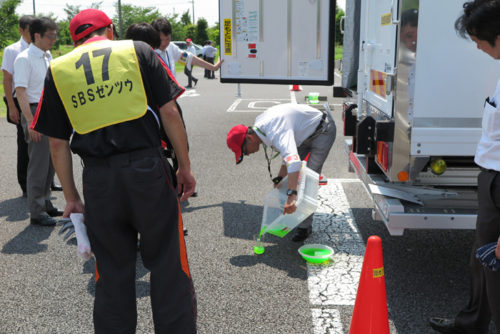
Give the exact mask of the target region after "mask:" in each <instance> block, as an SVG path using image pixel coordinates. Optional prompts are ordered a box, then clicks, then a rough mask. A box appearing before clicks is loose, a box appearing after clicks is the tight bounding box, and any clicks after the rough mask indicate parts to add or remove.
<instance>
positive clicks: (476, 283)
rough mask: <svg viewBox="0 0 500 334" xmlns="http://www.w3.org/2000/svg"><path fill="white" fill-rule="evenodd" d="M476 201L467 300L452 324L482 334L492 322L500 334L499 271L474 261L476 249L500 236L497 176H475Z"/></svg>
mask: <svg viewBox="0 0 500 334" xmlns="http://www.w3.org/2000/svg"><path fill="white" fill-rule="evenodd" d="M478 200H479V210H478V214H477V222H476V238H475V242H474V245H473V247H472V254H471V259H470V268H471V285H470V297H469V302H468V304H467V306H466V307H465V308H464V309H463V310H462V311H460V313H459V314H458V315H457V316H456V318H455V324H456V326H457V327H458V328H459V329H460V330H461V331H462V332H464V334H465V333H467V334H486V333H488V327H489V324H490V321H491V319H493V321H494V322H495V327H496V331H497V333H500V271H497V272H494V271H491V270H490V269H487V268H485V267H483V266H482V265H481V264H480V262H479V261H478V260H477V259H476V250H477V248H479V247H481V246H484V245H486V244H488V243H491V242H497V240H498V237H499V236H500V173H498V172H495V171H482V172H481V173H480V174H479V176H478Z"/></svg>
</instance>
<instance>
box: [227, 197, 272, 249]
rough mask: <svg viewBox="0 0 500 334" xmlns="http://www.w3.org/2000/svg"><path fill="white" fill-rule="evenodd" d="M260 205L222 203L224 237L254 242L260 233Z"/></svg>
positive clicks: (261, 208)
mask: <svg viewBox="0 0 500 334" xmlns="http://www.w3.org/2000/svg"><path fill="white" fill-rule="evenodd" d="M263 211H264V207H263V206H261V205H251V204H246V203H245V201H240V203H234V202H233V203H231V202H222V212H223V216H222V219H223V222H224V236H226V237H229V238H237V239H244V240H255V239H256V238H257V235H258V234H259V231H260V224H261V221H262V213H263Z"/></svg>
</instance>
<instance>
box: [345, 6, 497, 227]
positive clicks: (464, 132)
mask: <svg viewBox="0 0 500 334" xmlns="http://www.w3.org/2000/svg"><path fill="white" fill-rule="evenodd" d="M464 2H465V1H464V0H455V1H436V0H420V1H418V0H352V1H347V8H346V17H345V22H344V23H345V33H344V56H343V58H344V61H343V73H342V87H336V89H335V96H339V95H343V96H345V97H346V99H345V103H344V105H343V118H344V135H345V136H352V139H348V140H346V143H345V148H346V153H347V154H348V156H349V162H350V168H352V169H353V170H354V171H355V172H356V173H357V174H358V175H359V178H360V179H361V180H362V182H363V184H364V185H365V187H366V189H367V191H368V193H369V194H370V196H371V197H372V199H373V203H374V209H373V217H374V218H375V219H377V220H383V221H384V223H385V225H386V226H387V229H388V231H389V233H390V234H391V235H402V234H403V232H404V230H405V229H473V228H474V227H475V220H476V213H477V174H478V173H479V168H478V166H477V165H476V164H475V163H474V154H475V151H476V145H477V142H478V141H479V138H480V136H481V124H482V111H483V105H484V101H485V98H486V97H487V96H488V95H490V94H492V93H493V92H494V90H495V87H496V83H497V81H498V79H500V64H499V63H498V62H495V61H494V60H492V59H490V57H488V56H487V55H486V54H484V53H482V52H479V51H478V50H476V45H475V43H473V42H471V41H470V40H466V39H463V38H461V37H460V36H458V35H457V33H456V31H455V27H454V23H455V20H456V19H457V18H458V16H459V15H460V13H461V11H462V10H463V3H464ZM358 40H359V42H358ZM353 79H354V80H353ZM356 84H357V87H355V88H352V86H354V85H356ZM339 93H340V94H339Z"/></svg>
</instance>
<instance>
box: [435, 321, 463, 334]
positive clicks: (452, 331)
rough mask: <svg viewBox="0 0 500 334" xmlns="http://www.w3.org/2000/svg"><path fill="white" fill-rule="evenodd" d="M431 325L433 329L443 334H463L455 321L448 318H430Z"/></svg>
mask: <svg viewBox="0 0 500 334" xmlns="http://www.w3.org/2000/svg"><path fill="white" fill-rule="evenodd" d="M429 324H430V325H431V327H432V329H434V330H435V331H438V332H439V333H443V334H463V332H462V331H460V330H459V329H458V328H457V327H455V319H446V318H430V319H429Z"/></svg>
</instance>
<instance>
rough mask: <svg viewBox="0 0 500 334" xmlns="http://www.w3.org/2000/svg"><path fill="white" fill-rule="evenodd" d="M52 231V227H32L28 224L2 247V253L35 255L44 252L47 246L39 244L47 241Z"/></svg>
mask: <svg viewBox="0 0 500 334" xmlns="http://www.w3.org/2000/svg"><path fill="white" fill-rule="evenodd" d="M53 229H54V228H53V227H42V226H34V225H31V224H30V225H28V226H26V228H25V229H24V230H22V231H21V232H20V233H19V234H18V235H16V236H15V237H14V238H12V239H11V240H9V241H8V242H7V243H6V244H5V245H4V246H3V247H2V253H4V254H37V253H41V252H45V251H46V250H47V248H48V245H45V244H40V243H41V242H42V241H44V240H46V239H48V237H49V236H50V234H51V233H52V230H53Z"/></svg>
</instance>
